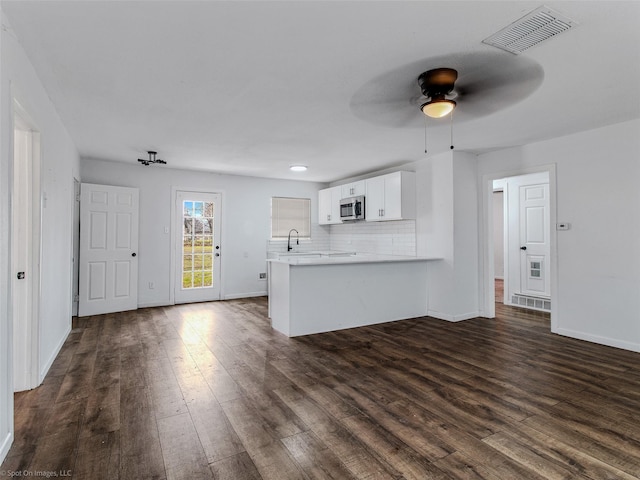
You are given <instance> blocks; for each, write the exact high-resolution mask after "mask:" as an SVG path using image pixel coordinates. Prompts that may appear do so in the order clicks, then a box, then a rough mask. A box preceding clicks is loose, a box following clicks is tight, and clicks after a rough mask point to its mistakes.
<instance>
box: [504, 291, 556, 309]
mask: <svg viewBox="0 0 640 480" xmlns="http://www.w3.org/2000/svg"><path fill="white" fill-rule="evenodd" d="M511 305H514V306H517V307H524V308H529V309H531V310H540V311H542V312H550V311H551V301H550V300H549V299H546V298H538V297H528V296H526V295H520V294H519V293H515V294H513V295H511Z"/></svg>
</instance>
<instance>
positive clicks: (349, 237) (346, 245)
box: [329, 220, 416, 255]
mask: <svg viewBox="0 0 640 480" xmlns="http://www.w3.org/2000/svg"><path fill="white" fill-rule="evenodd" d="M329 239H330V243H329V245H330V249H331V250H341V251H352V252H358V253H377V254H379V255H416V222H415V220H398V221H392V222H353V223H343V224H340V225H331V226H330V236H329Z"/></svg>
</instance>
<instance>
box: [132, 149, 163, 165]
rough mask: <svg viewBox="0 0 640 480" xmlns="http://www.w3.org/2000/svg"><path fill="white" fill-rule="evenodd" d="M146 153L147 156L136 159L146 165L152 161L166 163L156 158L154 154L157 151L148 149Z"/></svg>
mask: <svg viewBox="0 0 640 480" xmlns="http://www.w3.org/2000/svg"><path fill="white" fill-rule="evenodd" d="M147 153H148V154H149V158H148V159H147V158H139V159H138V161H139V162H140V163H141V164H143V165H146V166H149V165H151V164H152V163H159V164H162V165H166V163H167V162H165V161H164V160H160V159H159V158H156V155H157V154H158V152H154V151H152V150H148V151H147Z"/></svg>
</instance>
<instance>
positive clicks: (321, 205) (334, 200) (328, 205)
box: [318, 186, 342, 225]
mask: <svg viewBox="0 0 640 480" xmlns="http://www.w3.org/2000/svg"><path fill="white" fill-rule="evenodd" d="M341 198H342V187H341V186H338V187H331V188H325V189H323V190H320V191H319V192H318V223H319V224H320V225H331V224H335V223H342V220H341V219H340V199H341Z"/></svg>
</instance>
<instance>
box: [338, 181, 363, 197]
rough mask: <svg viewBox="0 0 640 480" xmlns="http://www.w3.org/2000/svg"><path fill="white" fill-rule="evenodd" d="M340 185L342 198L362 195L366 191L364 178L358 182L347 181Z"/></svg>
mask: <svg viewBox="0 0 640 480" xmlns="http://www.w3.org/2000/svg"><path fill="white" fill-rule="evenodd" d="M341 187H342V198H349V197H355V196H358V195H364V194H365V192H366V184H365V181H364V180H360V181H359V182H353V183H347V184H345V185H341Z"/></svg>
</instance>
